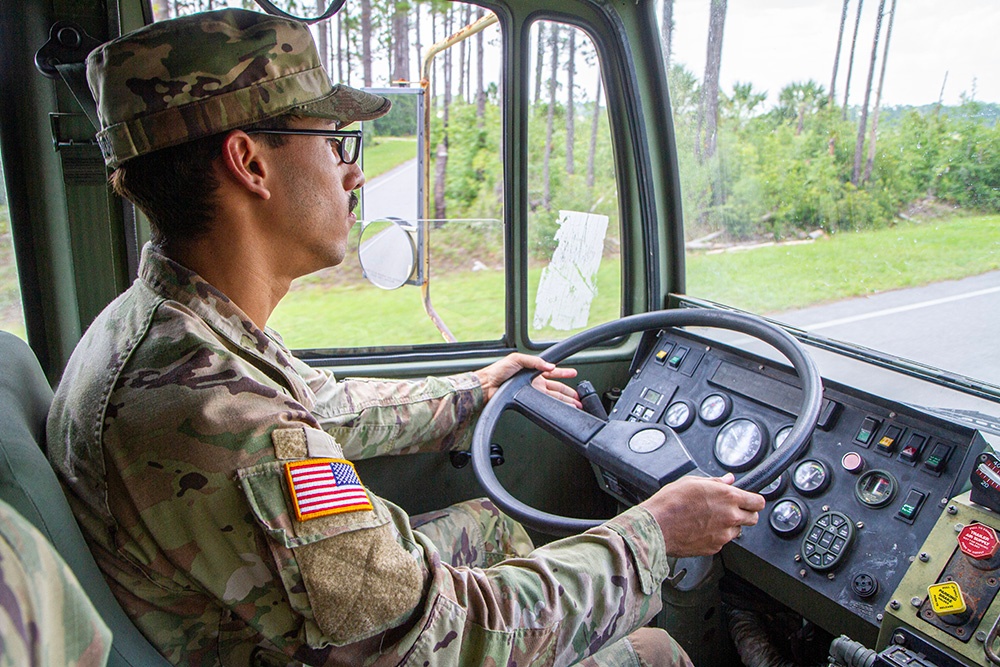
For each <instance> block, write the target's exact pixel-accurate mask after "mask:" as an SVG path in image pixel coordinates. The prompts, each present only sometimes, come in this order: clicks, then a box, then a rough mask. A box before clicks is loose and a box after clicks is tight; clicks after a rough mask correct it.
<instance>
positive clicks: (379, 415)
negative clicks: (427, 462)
mask: <svg viewBox="0 0 1000 667" xmlns="http://www.w3.org/2000/svg"><path fill="white" fill-rule="evenodd" d="M316 389H318V390H317V391H316V405H315V406H314V407H313V409H312V410H313V413H314V414H315V416H316V418H317V419H318V420H319V423H320V426H321V427H322V428H323V430H325V431H326V432H327V433H329V434H330V435H332V436H333V437H334V438H336V440H337V442H339V443H340V445H341V446H342V447H343V449H344V454H345V455H346V456H347V458H349V459H363V458H370V457H374V456H382V455H385V454H412V453H417V452H439V451H450V450H453V449H466V448H468V446H469V440H470V439H471V437H472V426H473V424H474V423H475V419H474V418H475V415H477V414H478V413H479V411H480V410H481V409H482V406H483V393H482V388H481V386H480V384H479V380H478V378H477V377H476V376H475V374H474V373H463V374H460V375H452V376H447V377H439V378H437V377H429V378H426V379H423V380H376V379H348V380H343V381H340V382H337V381H334V380H333V379H332V378H331V379H330V381H328V382H325V383H324V384H323V385H322V386H320V387H318V388H316Z"/></svg>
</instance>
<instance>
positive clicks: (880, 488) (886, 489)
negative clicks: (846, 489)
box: [854, 470, 896, 507]
mask: <svg viewBox="0 0 1000 667" xmlns="http://www.w3.org/2000/svg"><path fill="white" fill-rule="evenodd" d="M854 495H855V496H856V497H857V499H858V500H860V501H861V502H863V503H864V504H865V505H868V506H869V507H884V506H885V505H888V504H889V503H890V502H891V501H892V499H893V497H894V496H895V495H896V479H895V478H894V477H893V476H892V475H890V474H889V473H887V472H886V471H884V470H869V471H868V472H866V473H865V474H863V475H862V476H861V477H859V478H858V483H857V484H855V485H854Z"/></svg>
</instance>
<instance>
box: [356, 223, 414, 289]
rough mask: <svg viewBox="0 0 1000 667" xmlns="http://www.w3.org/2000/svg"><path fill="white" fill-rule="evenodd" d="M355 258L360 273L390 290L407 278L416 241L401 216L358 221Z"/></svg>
mask: <svg viewBox="0 0 1000 667" xmlns="http://www.w3.org/2000/svg"><path fill="white" fill-rule="evenodd" d="M362 225H363V226H362V228H361V238H360V240H359V242H358V260H359V261H360V262H361V272H362V275H364V277H365V278H366V279H367V280H368V282H370V283H371V284H372V285H375V287H380V288H382V289H386V290H391V289H397V288H399V287H402V286H403V285H405V284H407V283H408V282H410V277H411V276H412V275H413V270H414V268H416V266H417V244H416V243H414V241H413V235H412V233H411V232H415V231H416V230H415V229H411V228H410V227H408V226H407V225H406V223H404V222H403V221H401V220H373V221H371V222H364V223H362Z"/></svg>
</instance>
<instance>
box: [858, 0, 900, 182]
mask: <svg viewBox="0 0 1000 667" xmlns="http://www.w3.org/2000/svg"><path fill="white" fill-rule="evenodd" d="M895 19H896V0H892V6H891V7H890V8H889V25H888V26H887V27H886V29H885V46H883V47H882V71H881V72H880V73H879V75H878V90H877V91H876V93H875V108H874V110H873V111H872V132H871V135H869V137H868V161H867V162H866V163H865V174H864V176H862V177H861V182H862V183H865V182H867V181H868V179H870V178H871V177H872V169H873V168H874V167H875V139H876V133H877V132H878V115H879V110H880V109H881V106H882V84H883V83H885V63H886V61H888V60H889V40H890V39H892V22H893V21H894V20H895Z"/></svg>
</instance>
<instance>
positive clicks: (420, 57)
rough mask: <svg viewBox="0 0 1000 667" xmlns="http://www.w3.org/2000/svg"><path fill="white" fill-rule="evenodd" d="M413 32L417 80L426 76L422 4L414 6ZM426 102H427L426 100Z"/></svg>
mask: <svg viewBox="0 0 1000 667" xmlns="http://www.w3.org/2000/svg"><path fill="white" fill-rule="evenodd" d="M413 22H414V24H413V32H414V35H413V37H414V41H415V42H416V43H415V44H414V49H415V51H414V53H415V55H416V57H417V79H419V78H420V77H422V76H423V75H424V54H423V50H424V45H423V44H422V43H421V42H420V4H419V3H414V5H413ZM425 101H426V100H425Z"/></svg>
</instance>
